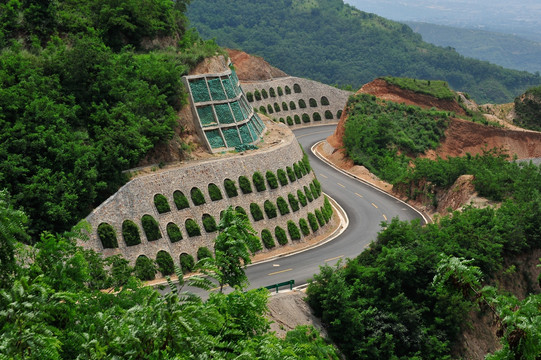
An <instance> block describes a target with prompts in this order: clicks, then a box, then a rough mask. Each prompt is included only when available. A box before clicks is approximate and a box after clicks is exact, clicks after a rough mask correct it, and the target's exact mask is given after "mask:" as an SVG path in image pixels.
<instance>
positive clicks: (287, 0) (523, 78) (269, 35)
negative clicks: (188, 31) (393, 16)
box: [188, 0, 541, 103]
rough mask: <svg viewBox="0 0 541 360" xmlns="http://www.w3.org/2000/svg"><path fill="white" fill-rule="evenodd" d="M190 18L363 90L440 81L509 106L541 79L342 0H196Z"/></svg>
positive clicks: (227, 41) (272, 58)
mask: <svg viewBox="0 0 541 360" xmlns="http://www.w3.org/2000/svg"><path fill="white" fill-rule="evenodd" d="M188 17H189V19H190V21H191V22H192V23H193V24H194V25H195V26H196V27H197V29H198V30H199V32H200V33H201V34H202V36H203V37H205V38H216V40H217V42H218V43H219V44H220V45H223V46H226V47H229V48H239V49H242V50H244V51H247V52H249V53H252V54H256V55H259V56H263V57H264V58H265V59H266V60H267V61H269V62H270V63H271V64H273V65H274V66H277V67H279V68H280V69H282V70H284V71H285V72H287V73H288V74H290V75H292V76H301V77H307V78H310V79H313V80H317V81H321V82H324V83H327V84H339V85H348V84H350V85H353V86H354V87H360V86H361V85H362V84H365V83H367V82H369V81H372V80H373V79H374V78H376V77H379V76H386V75H392V76H401V77H410V78H421V79H442V80H445V81H447V82H448V83H449V84H450V86H451V87H452V88H453V89H456V90H461V91H466V92H468V93H470V94H471V95H472V96H473V97H474V98H475V99H476V100H477V101H478V102H487V101H489V102H497V103H502V102H509V101H511V100H512V99H514V98H515V97H516V96H517V95H518V94H521V93H522V92H524V91H525V90H526V89H527V88H528V87H532V86H537V85H539V84H540V83H541V77H540V76H538V75H533V74H530V73H527V72H520V71H516V70H507V69H503V68H501V67H499V66H496V65H492V64H489V63H487V62H482V61H479V60H474V59H470V58H465V57H464V56H462V55H460V54H458V53H457V52H456V51H453V50H450V49H446V48H440V47H437V46H434V45H432V44H428V43H426V42H423V41H422V39H421V36H420V35H419V34H415V33H414V32H413V31H412V30H411V29H410V28H409V27H408V26H407V25H404V24H401V23H397V22H394V21H389V20H386V19H384V18H382V17H379V16H377V15H374V14H368V13H365V12H362V11H359V10H357V9H355V8H353V7H351V6H349V5H345V4H344V3H343V1H342V0H310V1H308V0H276V1H272V2H268V1H267V2H265V1H249V0H234V1H229V0H227V1H226V0H217V1H210V0H198V1H194V2H193V3H192V4H191V5H190V7H189V9H188Z"/></svg>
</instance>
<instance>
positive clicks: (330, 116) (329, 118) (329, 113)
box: [325, 110, 333, 120]
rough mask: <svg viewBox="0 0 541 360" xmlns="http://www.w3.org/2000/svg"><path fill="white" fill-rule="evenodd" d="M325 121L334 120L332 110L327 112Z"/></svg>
mask: <svg viewBox="0 0 541 360" xmlns="http://www.w3.org/2000/svg"><path fill="white" fill-rule="evenodd" d="M325 119H326V120H332V119H333V116H332V112H331V110H326V111H325Z"/></svg>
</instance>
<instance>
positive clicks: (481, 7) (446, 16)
mask: <svg viewBox="0 0 541 360" xmlns="http://www.w3.org/2000/svg"><path fill="white" fill-rule="evenodd" d="M346 3H348V4H350V5H353V6H355V7H356V8H357V9H359V10H362V11H366V12H371V13H374V14H378V15H380V16H383V17H385V18H388V19H392V20H396V21H416V22H426V23H431V24H439V25H447V26H453V27H460V28H468V29H478V30H488V31H493V32H499V33H506V34H511V35H519V36H521V37H524V38H526V39H530V40H533V41H536V42H541V3H540V2H539V1H531V0H515V1H507V0H476V1H471V0H401V1H400V2H397V1H394V0H346Z"/></svg>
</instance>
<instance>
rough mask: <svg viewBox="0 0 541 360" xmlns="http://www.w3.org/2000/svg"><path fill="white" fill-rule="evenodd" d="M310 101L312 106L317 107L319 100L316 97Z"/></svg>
mask: <svg viewBox="0 0 541 360" xmlns="http://www.w3.org/2000/svg"><path fill="white" fill-rule="evenodd" d="M308 103H309V104H310V107H317V100H316V99H314V98H310V99H309V100H308Z"/></svg>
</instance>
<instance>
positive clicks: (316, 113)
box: [312, 111, 321, 121]
mask: <svg viewBox="0 0 541 360" xmlns="http://www.w3.org/2000/svg"><path fill="white" fill-rule="evenodd" d="M312 119H313V120H314V121H321V115H320V114H319V113H318V112H317V111H316V112H315V113H313V114H312Z"/></svg>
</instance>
